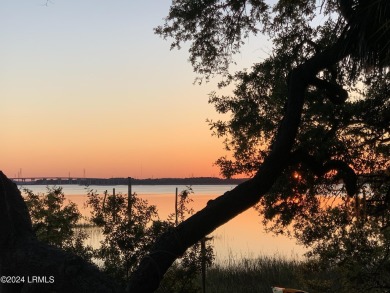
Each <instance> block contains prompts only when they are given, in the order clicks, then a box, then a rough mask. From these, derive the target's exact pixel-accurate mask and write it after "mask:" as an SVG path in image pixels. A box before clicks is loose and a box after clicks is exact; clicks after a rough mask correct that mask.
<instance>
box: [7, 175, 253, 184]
mask: <svg viewBox="0 0 390 293" xmlns="http://www.w3.org/2000/svg"><path fill="white" fill-rule="evenodd" d="M246 180H247V178H230V179H224V178H218V177H190V178H146V179H135V178H131V180H130V181H131V184H132V185H226V184H228V185H236V184H240V183H242V182H244V181H246ZM13 181H14V182H15V183H16V184H17V185H71V184H76V185H128V184H129V178H58V179H35V180H32V181H27V180H26V181H20V180H13Z"/></svg>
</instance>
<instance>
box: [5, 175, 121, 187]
mask: <svg viewBox="0 0 390 293" xmlns="http://www.w3.org/2000/svg"><path fill="white" fill-rule="evenodd" d="M10 179H11V180H12V181H13V182H15V183H16V184H17V185H66V184H78V185H120V184H127V183H128V178H85V177H65V176H51V177H18V178H10Z"/></svg>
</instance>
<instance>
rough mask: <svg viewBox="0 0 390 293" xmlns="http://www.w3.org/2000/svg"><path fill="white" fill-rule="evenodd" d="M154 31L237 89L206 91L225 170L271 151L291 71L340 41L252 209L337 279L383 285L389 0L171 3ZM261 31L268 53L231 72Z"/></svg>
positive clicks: (388, 187)
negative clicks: (279, 167) (273, 179)
mask: <svg viewBox="0 0 390 293" xmlns="http://www.w3.org/2000/svg"><path fill="white" fill-rule="evenodd" d="M156 33H158V34H160V35H161V36H163V37H164V38H170V39H173V42H172V48H180V46H181V45H182V44H183V43H185V42H189V43H190V44H189V46H190V47H189V54H190V58H189V60H190V62H191V63H192V65H193V67H194V70H195V71H196V72H197V73H199V74H200V75H201V76H203V77H205V78H206V79H208V78H210V77H211V76H213V75H215V74H222V75H223V76H224V80H223V82H221V83H220V87H224V86H228V85H233V86H234V87H235V89H234V90H233V93H232V94H231V95H219V94H217V93H212V94H210V100H209V101H210V103H212V104H213V105H214V106H215V109H216V111H217V112H218V113H221V114H226V115H228V117H229V118H228V119H226V120H217V121H213V120H209V124H210V128H211V129H212V131H213V134H214V135H217V136H218V137H221V138H223V139H224V145H225V148H226V150H227V151H228V152H229V156H224V157H222V158H219V159H218V160H217V162H216V163H217V164H218V165H219V166H220V169H221V173H222V175H224V176H226V177H231V176H235V175H241V174H246V175H254V174H255V173H256V172H257V170H258V169H259V167H260V166H261V164H262V162H263V161H264V159H265V158H266V157H267V155H268V154H269V153H270V152H271V151H272V146H273V143H274V142H275V139H276V133H277V132H278V129H279V127H280V123H281V121H283V116H284V111H285V109H286V107H287V99H288V80H289V77H290V73H291V71H292V70H293V69H294V68H296V67H298V66H300V65H302V64H304V63H305V62H306V61H307V60H309V59H310V58H311V57H313V56H317V55H318V54H319V53H321V52H323V51H324V50H326V49H327V48H329V47H330V46H332V45H333V44H335V43H336V42H342V43H343V47H341V50H344V51H345V54H344V55H346V56H347V57H346V58H343V59H342V60H339V61H338V62H335V63H332V64H329V66H328V67H327V68H325V69H323V70H322V71H321V72H319V73H318V74H317V76H316V77H315V78H313V79H312V81H311V83H310V85H309V86H308V87H307V89H306V93H305V102H304V106H303V112H302V117H301V123H300V127H299V130H298V133H297V137H296V140H295V145H294V147H293V149H292V151H291V154H290V156H289V160H290V161H289V162H288V166H289V167H288V168H286V169H285V170H284V172H283V174H282V176H280V177H279V178H278V180H277V183H276V184H275V185H274V186H273V188H272V190H271V192H270V193H269V194H267V196H265V197H263V198H262V200H261V202H260V203H259V205H258V210H259V211H260V213H262V214H263V216H264V219H265V224H267V225H268V228H269V229H270V230H272V231H274V232H277V233H289V234H292V235H294V236H296V237H297V238H298V240H299V241H301V242H302V243H303V244H305V245H307V246H308V247H310V248H311V251H310V253H309V255H308V256H310V257H313V258H316V257H319V258H320V259H321V260H322V261H323V264H324V263H326V264H327V265H331V266H340V267H342V268H343V269H342V270H341V272H343V273H340V274H339V276H340V282H341V283H342V282H343V281H342V280H341V279H342V278H343V277H346V278H347V279H348V280H349V281H350V286H352V287H353V286H357V284H364V286H366V287H367V288H371V287H375V286H376V287H380V286H381V287H386V286H387V287H386V288H388V287H390V279H389V278H388V277H385V275H386V274H388V273H389V272H390V270H389V269H388V267H390V266H389V265H390V260H389V258H388V254H387V251H388V250H389V248H390V246H389V239H390V238H389V232H388V231H389V226H390V221H389V219H390V218H389V215H390V209H389V207H390V179H389V178H390V177H389V168H390V160H389V155H390V96H389V94H390V93H389V86H390V84H389V83H390V71H389V67H388V65H389V64H390V62H389V61H390V47H389V45H390V42H389V40H390V2H389V1H386V0H338V1H337V0H321V1H319V0H306V1H304V0H288V1H287V0H280V1H262V0H259V1H256V0H253V1H250V0H231V1H228V0H226V1H217V0H197V1H190V0H179V1H173V3H172V6H171V9H170V11H169V14H168V16H167V18H166V21H165V24H164V25H162V26H160V27H158V28H156ZM260 33H261V34H266V35H267V36H268V37H269V38H270V40H271V41H272V44H273V48H272V54H270V55H269V56H268V57H266V58H265V59H264V60H263V61H261V62H259V63H255V64H253V66H252V68H251V69H250V70H243V71H239V72H235V73H231V72H229V65H230V64H231V63H232V62H234V54H236V53H238V52H239V50H240V48H241V46H242V45H243V44H244V42H245V40H246V39H247V38H248V37H249V36H251V35H252V36H253V35H254V36H256V35H257V34H260ZM289 225H292V228H291V226H289ZM286 227H290V228H289V229H287V228H286ZM357 256H359V258H358V257H357ZM358 259H360V260H359V261H357V260H358ZM327 265H325V266H324V267H326V266H327ZM352 267H353V268H354V269H353V270H352V269H351V268H352ZM356 268H361V269H356ZM379 269H381V270H382V273H381V274H378V270H379ZM341 276H342V277H341ZM351 280H353V281H351ZM367 280H370V281H367ZM359 282H360V283H359ZM370 286H371V287H370ZM341 287H344V288H347V287H346V286H341ZM337 290H339V289H337ZM339 292H341V291H339Z"/></svg>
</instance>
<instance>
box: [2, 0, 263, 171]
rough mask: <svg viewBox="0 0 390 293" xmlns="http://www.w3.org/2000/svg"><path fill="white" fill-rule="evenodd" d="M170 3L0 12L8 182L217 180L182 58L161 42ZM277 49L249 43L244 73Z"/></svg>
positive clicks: (90, 3) (11, 1)
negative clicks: (48, 179)
mask: <svg viewBox="0 0 390 293" xmlns="http://www.w3.org/2000/svg"><path fill="white" fill-rule="evenodd" d="M170 2H171V1H165V0H149V1H129V0H115V1H101V0H52V1H51V2H49V4H48V6H45V5H44V4H45V1H44V0H1V1H0V36H1V46H0V56H1V57H0V97H1V106H0V125H1V143H0V170H2V171H3V172H5V174H6V175H8V176H9V177H14V176H16V177H17V176H18V174H19V173H20V170H21V172H22V176H23V177H31V176H68V175H69V174H70V176H73V177H76V176H79V177H81V176H84V170H85V174H86V176H87V177H127V176H131V177H135V178H150V177H154V178H157V177H187V176H218V175H219V170H218V168H217V167H215V166H213V162H214V161H215V160H216V159H217V158H218V157H220V156H222V155H224V154H225V151H224V150H223V145H222V141H221V140H220V139H217V138H216V137H212V136H211V131H210V130H209V126H208V125H207V123H206V122H205V120H206V118H214V119H215V118H217V117H218V116H217V115H216V113H215V111H214V109H213V107H212V105H209V104H208V102H207V101H208V94H209V93H210V92H211V91H213V90H216V82H217V81H218V80H214V81H212V82H210V83H208V84H203V85H201V86H199V85H193V81H194V79H195V77H196V75H195V74H194V73H193V70H192V67H191V64H190V63H189V62H188V61H187V60H188V52H187V51H186V50H181V51H177V50H175V51H170V50H169V46H170V43H169V42H168V41H164V40H163V39H161V38H160V37H159V36H157V35H154V34H153V28H154V27H156V26H157V25H159V24H162V23H163V18H164V17H165V16H166V14H167V12H168V10H169V5H170ZM266 51H269V45H267V44H266V42H265V41H264V39H261V38H252V39H250V40H249V45H248V46H247V47H246V48H245V49H244V50H243V52H242V54H240V55H239V56H237V58H236V61H237V62H238V66H239V68H242V67H250V65H251V64H252V62H255V61H259V60H261V59H260V58H262V56H264V55H265V52H266Z"/></svg>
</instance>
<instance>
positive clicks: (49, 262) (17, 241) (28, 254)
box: [0, 171, 121, 293]
mask: <svg viewBox="0 0 390 293" xmlns="http://www.w3.org/2000/svg"><path fill="white" fill-rule="evenodd" d="M0 278H1V280H0V292H2V293H11V292H12V293H14V292H15V293H16V292H24V293H31V292H37V293H45V292H57V293H60V292H64V293H65V292H76V293H77V292H80V293H81V292H85V293H86V292H121V291H120V289H119V287H118V286H117V285H116V284H114V282H113V281H112V280H110V279H109V278H108V277H107V276H105V275H104V274H103V273H101V272H100V271H99V270H98V269H97V268H96V267H95V266H93V265H92V264H90V263H88V262H86V261H84V260H83V259H82V258H80V257H78V256H76V255H73V254H71V253H67V252H64V251H62V250H60V249H58V248H55V247H53V246H50V245H47V244H43V243H41V242H39V241H38V240H37V239H36V237H35V234H34V232H33V229H32V225H31V220H30V216H29V213H28V210H27V207H26V205H25V203H24V200H23V198H22V196H21V194H20V191H19V190H18V188H17V187H16V185H15V184H14V183H13V182H12V181H11V180H9V179H8V178H7V177H6V176H5V175H4V174H3V173H2V172H1V171H0Z"/></svg>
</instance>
